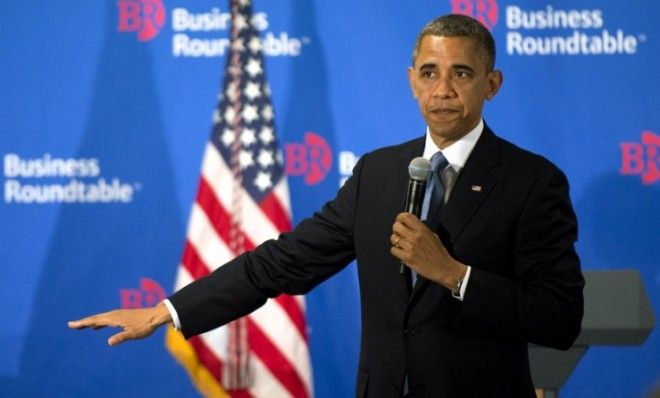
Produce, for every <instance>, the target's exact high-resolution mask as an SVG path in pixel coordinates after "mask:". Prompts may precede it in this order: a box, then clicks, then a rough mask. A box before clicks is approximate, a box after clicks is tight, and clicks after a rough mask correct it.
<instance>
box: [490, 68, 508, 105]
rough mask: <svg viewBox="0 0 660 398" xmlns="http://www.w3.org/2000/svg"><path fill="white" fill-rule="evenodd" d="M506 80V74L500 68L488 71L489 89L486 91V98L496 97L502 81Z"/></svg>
mask: <svg viewBox="0 0 660 398" xmlns="http://www.w3.org/2000/svg"><path fill="white" fill-rule="evenodd" d="M503 81H504V76H503V75H502V72H501V71H500V70H498V69H495V70H493V71H491V72H488V91H486V99H488V100H491V99H493V98H494V97H495V95H496V94H497V92H498V91H500V87H502V83H503Z"/></svg>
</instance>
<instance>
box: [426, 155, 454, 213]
mask: <svg viewBox="0 0 660 398" xmlns="http://www.w3.org/2000/svg"><path fill="white" fill-rule="evenodd" d="M431 166H432V167H433V173H431V177H429V182H428V184H427V185H426V192H425V194H424V203H423V204H422V214H421V216H422V220H431V219H434V218H437V216H438V213H439V212H440V210H442V206H443V205H444V202H445V186H444V185H443V184H442V178H441V176H442V172H443V171H444V170H445V169H446V168H447V166H449V162H448V161H447V158H445V155H443V154H442V152H440V151H438V152H436V153H435V154H434V155H433V156H432V157H431Z"/></svg>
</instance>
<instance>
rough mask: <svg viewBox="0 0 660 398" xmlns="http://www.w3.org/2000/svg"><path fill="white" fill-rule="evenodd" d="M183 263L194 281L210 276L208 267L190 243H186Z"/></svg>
mask: <svg viewBox="0 0 660 398" xmlns="http://www.w3.org/2000/svg"><path fill="white" fill-rule="evenodd" d="M182 262H183V265H184V266H185V267H186V270H187V271H188V273H189V274H190V276H192V277H193V278H194V279H199V278H201V277H204V276H206V275H208V274H209V269H208V267H207V266H206V264H204V262H203V261H202V259H201V257H200V256H199V254H198V253H197V250H195V248H194V247H193V245H191V244H190V242H189V241H186V245H185V247H184V249H183V259H182Z"/></svg>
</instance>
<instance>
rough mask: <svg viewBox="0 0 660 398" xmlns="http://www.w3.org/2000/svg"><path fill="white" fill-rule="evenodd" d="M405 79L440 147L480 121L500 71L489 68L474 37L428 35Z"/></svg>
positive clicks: (496, 83)
mask: <svg viewBox="0 0 660 398" xmlns="http://www.w3.org/2000/svg"><path fill="white" fill-rule="evenodd" d="M408 80H409V81H410V87H411V88H412V92H413V95H414V96H415V98H416V99H417V102H418V103H419V108H420V110H421V111H422V116H423V117H424V120H425V121H426V124H427V125H428V126H429V130H430V132H431V137H432V138H433V141H434V142H435V143H436V145H438V147H440V148H441V149H442V148H445V147H447V146H448V145H450V144H452V143H453V142H455V141H456V140H458V139H459V138H461V137H463V136H464V135H465V134H467V133H468V132H469V131H470V130H471V129H473V128H474V127H475V126H476V125H477V123H479V119H480V118H481V109H482V108H483V105H484V101H485V100H486V99H491V98H493V97H494V96H495V94H496V93H497V90H498V89H499V88H500V85H501V84H502V74H501V73H500V72H499V71H488V67H487V65H486V62H485V61H484V57H483V55H482V52H481V51H480V49H479V47H478V45H477V43H476V41H475V40H474V39H471V38H467V37H444V36H432V35H428V36H425V37H424V38H423V39H422V42H421V43H420V47H419V52H418V54H417V59H415V65H414V67H411V68H409V69H408Z"/></svg>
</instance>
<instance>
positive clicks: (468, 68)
mask: <svg viewBox="0 0 660 398" xmlns="http://www.w3.org/2000/svg"><path fill="white" fill-rule="evenodd" d="M451 67H452V69H462V70H468V71H470V72H474V68H473V67H471V66H470V65H465V64H454V65H452V66H451Z"/></svg>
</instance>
